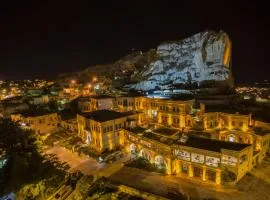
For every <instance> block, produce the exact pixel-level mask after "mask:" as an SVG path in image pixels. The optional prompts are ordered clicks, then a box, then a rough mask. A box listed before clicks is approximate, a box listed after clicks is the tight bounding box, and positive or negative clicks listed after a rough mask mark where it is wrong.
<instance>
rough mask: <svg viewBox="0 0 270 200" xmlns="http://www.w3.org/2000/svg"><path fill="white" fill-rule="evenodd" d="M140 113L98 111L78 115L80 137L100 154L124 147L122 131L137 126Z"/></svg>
mask: <svg viewBox="0 0 270 200" xmlns="http://www.w3.org/2000/svg"><path fill="white" fill-rule="evenodd" d="M139 116H140V114H139V113H134V112H125V113H120V112H116V111H111V110H97V111H93V112H90V113H84V114H78V115H77V123H78V135H79V137H81V138H82V139H83V141H85V142H86V143H87V144H89V145H90V147H92V148H94V149H95V150H97V151H98V152H102V151H104V150H106V149H108V150H111V149H113V148H115V147H117V146H123V145H124V135H123V134H124V132H123V131H122V129H124V128H127V127H132V126H136V125H138V123H139V121H140V120H139Z"/></svg>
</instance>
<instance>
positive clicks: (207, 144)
mask: <svg viewBox="0 0 270 200" xmlns="http://www.w3.org/2000/svg"><path fill="white" fill-rule="evenodd" d="M178 144H179V145H183V146H188V147H193V148H197V149H204V150H208V151H214V152H221V149H228V150H233V151H241V150H243V149H244V148H246V147H248V146H250V145H249V144H242V143H234V142H226V141H221V140H213V139H206V138H200V137H189V138H188V140H187V141H186V142H185V143H180V142H179V143H178Z"/></svg>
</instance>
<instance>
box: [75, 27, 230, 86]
mask: <svg viewBox="0 0 270 200" xmlns="http://www.w3.org/2000/svg"><path fill="white" fill-rule="evenodd" d="M91 76H102V77H105V78H106V79H108V80H110V82H111V83H112V87H117V88H127V89H135V90H143V91H149V90H155V89H158V90H159V89H161V90H165V89H179V85H185V84H194V83H195V84H198V85H199V86H200V85H203V84H205V82H207V81H211V83H213V82H214V83H221V85H225V86H232V84H233V78H232V74H231V41H230V39H229V37H228V35H227V34H226V33H225V32H222V31H220V32H213V31H205V32H201V33H198V34H195V35H193V36H191V37H189V38H186V39H183V40H180V41H173V42H164V43H162V44H160V45H159V46H158V47H157V49H156V50H155V49H151V50H150V51H148V52H133V53H131V54H129V55H127V56H125V57H123V58H121V59H120V60H118V61H116V62H114V63H110V64H106V65H97V66H92V67H89V68H87V69H86V70H84V71H82V72H78V73H77V74H76V75H75V76H73V77H72V78H77V79H80V80H86V81H88V80H89V77H91Z"/></svg>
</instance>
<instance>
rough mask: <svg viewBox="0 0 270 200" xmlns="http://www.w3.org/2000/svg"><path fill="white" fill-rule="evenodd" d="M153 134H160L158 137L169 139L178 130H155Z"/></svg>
mask: <svg viewBox="0 0 270 200" xmlns="http://www.w3.org/2000/svg"><path fill="white" fill-rule="evenodd" d="M153 132H154V133H157V134H160V135H163V136H167V137H171V136H173V135H175V134H176V133H178V132H179V130H178V129H172V128H158V129H155V130H154V131H153Z"/></svg>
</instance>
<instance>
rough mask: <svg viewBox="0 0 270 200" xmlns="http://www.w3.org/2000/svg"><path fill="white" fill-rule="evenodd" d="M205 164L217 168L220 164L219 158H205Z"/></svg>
mask: <svg viewBox="0 0 270 200" xmlns="http://www.w3.org/2000/svg"><path fill="white" fill-rule="evenodd" d="M205 164H206V165H208V166H210V167H218V166H219V164H220V158H216V157H211V156H206V158H205Z"/></svg>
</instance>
